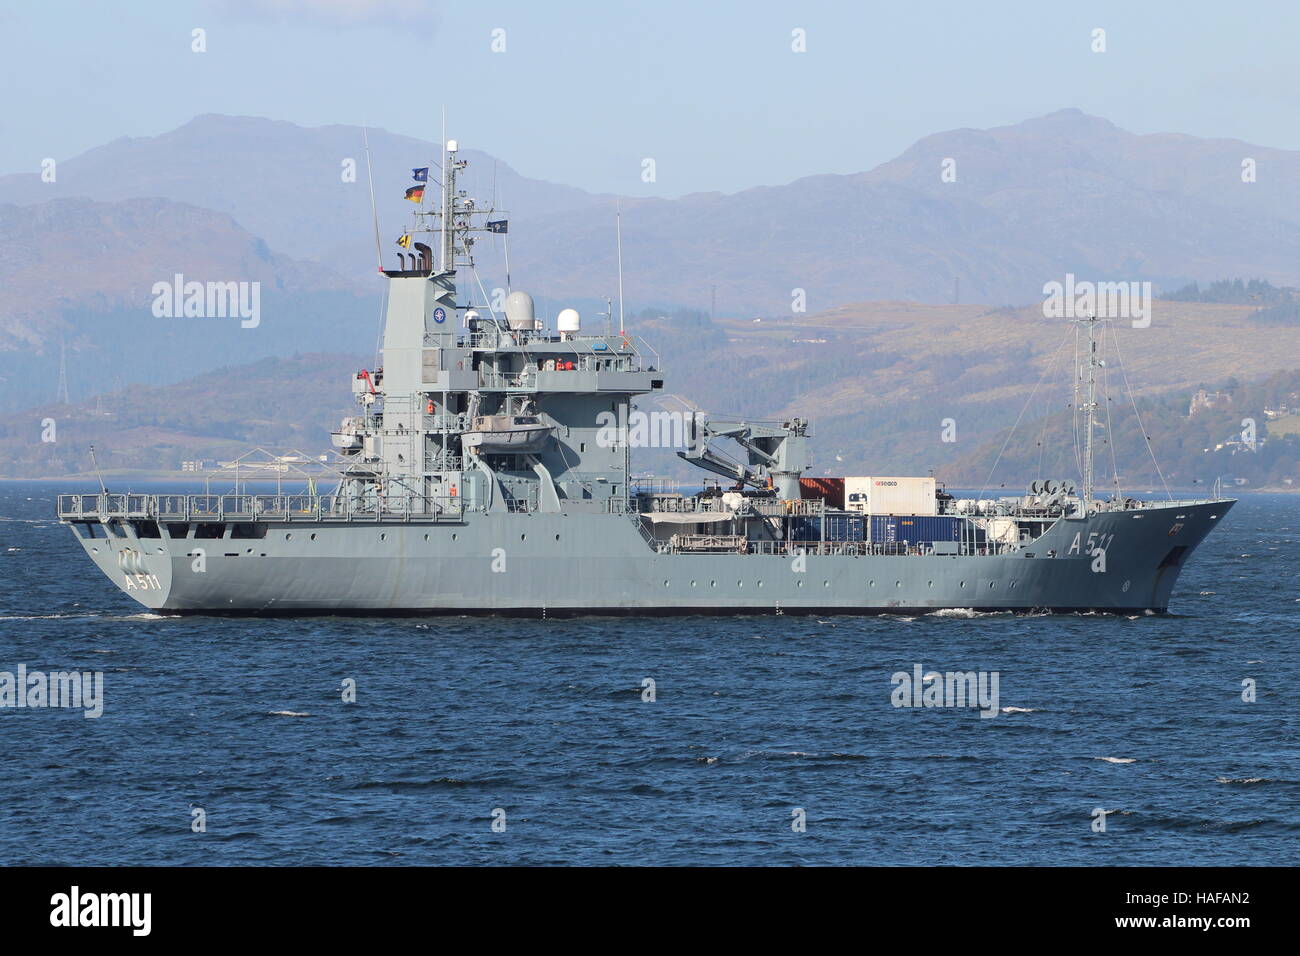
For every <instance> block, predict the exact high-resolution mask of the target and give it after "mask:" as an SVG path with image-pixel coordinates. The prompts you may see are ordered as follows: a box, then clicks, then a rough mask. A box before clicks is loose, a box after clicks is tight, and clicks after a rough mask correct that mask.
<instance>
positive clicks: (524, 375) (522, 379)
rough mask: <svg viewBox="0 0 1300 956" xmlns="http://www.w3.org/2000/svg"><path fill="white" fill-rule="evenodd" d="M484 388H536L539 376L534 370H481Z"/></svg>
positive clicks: (480, 379) (480, 383) (481, 383)
mask: <svg viewBox="0 0 1300 956" xmlns="http://www.w3.org/2000/svg"><path fill="white" fill-rule="evenodd" d="M479 385H480V387H482V388H536V387H537V377H536V375H535V374H534V373H532V372H483V371H480V372H479Z"/></svg>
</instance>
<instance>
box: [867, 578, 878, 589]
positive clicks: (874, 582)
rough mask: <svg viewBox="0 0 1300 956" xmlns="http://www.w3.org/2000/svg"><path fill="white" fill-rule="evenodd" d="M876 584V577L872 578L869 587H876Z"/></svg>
mask: <svg viewBox="0 0 1300 956" xmlns="http://www.w3.org/2000/svg"><path fill="white" fill-rule="evenodd" d="M875 586H876V579H875V578H872V579H871V580H870V581H868V582H867V587H869V588H874V587H875Z"/></svg>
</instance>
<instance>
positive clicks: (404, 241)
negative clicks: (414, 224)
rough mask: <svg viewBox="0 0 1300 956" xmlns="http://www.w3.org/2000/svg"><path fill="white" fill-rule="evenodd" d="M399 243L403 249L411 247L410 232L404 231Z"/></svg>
mask: <svg viewBox="0 0 1300 956" xmlns="http://www.w3.org/2000/svg"><path fill="white" fill-rule="evenodd" d="M397 244H398V245H399V246H401V247H402V248H403V249H409V248H411V235H410V233H406V232H404V233H402V236H401V238H400V239H398V240H397Z"/></svg>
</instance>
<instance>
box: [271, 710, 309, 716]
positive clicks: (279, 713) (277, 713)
mask: <svg viewBox="0 0 1300 956" xmlns="http://www.w3.org/2000/svg"><path fill="white" fill-rule="evenodd" d="M266 713H267V716H270V717H310V716H311V714H309V713H307V711H305V710H268V711H267V712H266Z"/></svg>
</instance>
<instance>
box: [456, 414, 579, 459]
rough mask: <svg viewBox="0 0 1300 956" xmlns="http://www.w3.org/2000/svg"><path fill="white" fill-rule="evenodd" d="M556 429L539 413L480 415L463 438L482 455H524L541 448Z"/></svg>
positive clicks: (465, 444)
mask: <svg viewBox="0 0 1300 956" xmlns="http://www.w3.org/2000/svg"><path fill="white" fill-rule="evenodd" d="M554 430H555V429H554V428H553V427H552V426H550V425H547V424H545V423H544V422H542V421H541V419H539V418H538V417H537V416H536V415H480V416H478V417H477V418H475V419H474V421H473V423H472V424H471V427H470V428H469V430H467V431H466V432H465V433H464V434H462V435H461V438H460V440H461V445H462V446H463V447H464V448H466V449H468V450H473V451H477V452H479V453H480V454H489V455H492V454H500V453H506V454H523V453H525V452H533V451H538V450H540V449H541V448H542V446H543V445H545V444H546V441H547V439H549V438H550V437H551V433H552V432H553V431H554Z"/></svg>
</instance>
